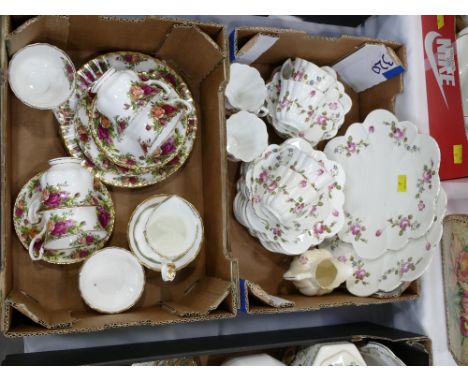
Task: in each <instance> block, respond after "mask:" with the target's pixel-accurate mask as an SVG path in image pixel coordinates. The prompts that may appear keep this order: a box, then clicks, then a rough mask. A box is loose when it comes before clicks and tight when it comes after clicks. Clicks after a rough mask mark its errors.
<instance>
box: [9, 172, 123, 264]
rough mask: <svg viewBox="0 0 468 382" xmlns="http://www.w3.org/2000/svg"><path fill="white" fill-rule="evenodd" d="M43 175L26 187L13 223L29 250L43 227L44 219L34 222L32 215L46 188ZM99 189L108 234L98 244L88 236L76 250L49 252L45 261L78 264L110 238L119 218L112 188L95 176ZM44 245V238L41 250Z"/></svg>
mask: <svg viewBox="0 0 468 382" xmlns="http://www.w3.org/2000/svg"><path fill="white" fill-rule="evenodd" d="M41 175H42V173H39V174H37V175H35V176H34V177H32V178H31V179H30V180H29V181H28V182H27V183H26V184H25V185H24V186H23V188H22V189H21V191H20V192H19V194H18V197H17V198H16V201H15V205H14V207H13V225H14V227H15V231H16V234H17V235H18V238H19V240H20V242H21V244H22V245H23V247H24V248H26V250H28V248H29V243H30V242H31V240H32V239H33V238H34V236H36V235H37V234H38V233H39V232H40V231H41V228H42V227H43V226H42V225H41V222H40V221H39V222H38V223H36V224H33V223H32V222H31V221H30V220H29V218H28V214H29V209H30V207H31V205H32V204H33V203H35V201H36V200H39V199H40V196H41V192H42V190H41V186H40V183H39V182H40V177H41ZM95 190H96V191H95V196H94V197H95V198H96V201H95V202H96V204H97V205H98V206H99V207H98V220H99V222H100V223H101V225H102V227H103V228H104V229H105V230H106V231H107V236H106V237H105V238H104V239H102V240H100V241H99V242H97V243H96V242H92V241H89V240H88V238H87V237H84V240H85V242H84V243H83V244H87V245H86V246H83V247H78V248H76V249H75V250H56V251H46V252H45V253H44V258H43V260H44V261H46V262H48V263H52V264H72V263H77V262H80V261H83V260H85V259H86V258H87V257H88V256H89V255H91V254H92V253H93V251H94V250H97V249H100V248H102V247H103V246H104V245H105V243H106V242H107V241H108V240H109V238H110V235H111V234H112V230H113V228H114V221H115V213H114V204H113V202H112V198H111V196H110V194H109V191H108V190H107V188H106V187H105V186H104V184H102V182H100V181H99V180H98V179H95ZM89 239H90V238H89ZM41 244H42V243H41V242H40V241H38V242H37V250H39V248H40V246H41Z"/></svg>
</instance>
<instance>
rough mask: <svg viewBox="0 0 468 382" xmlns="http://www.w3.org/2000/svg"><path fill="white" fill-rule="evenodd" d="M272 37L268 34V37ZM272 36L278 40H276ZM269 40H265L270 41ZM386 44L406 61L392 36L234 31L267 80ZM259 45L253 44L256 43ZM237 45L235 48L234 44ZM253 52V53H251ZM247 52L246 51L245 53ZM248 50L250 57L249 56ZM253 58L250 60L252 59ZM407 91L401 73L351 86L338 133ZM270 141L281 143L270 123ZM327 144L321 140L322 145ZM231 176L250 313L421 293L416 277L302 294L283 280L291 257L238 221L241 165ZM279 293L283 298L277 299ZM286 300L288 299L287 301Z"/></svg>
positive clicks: (233, 229)
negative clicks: (360, 289)
mask: <svg viewBox="0 0 468 382" xmlns="http://www.w3.org/2000/svg"><path fill="white" fill-rule="evenodd" d="M264 36H268V37H264ZM271 37H273V39H276V41H275V42H274V43H273V44H272V42H271V40H272V39H271ZM265 41H266V42H265ZM378 42H380V43H385V44H386V45H387V46H388V47H390V48H392V49H393V50H394V51H395V52H396V54H397V56H398V57H399V59H400V60H401V62H403V63H404V62H405V49H404V47H403V46H402V45H400V44H397V43H395V42H391V41H381V40H374V39H369V38H365V37H352V36H342V37H339V38H331V37H318V36H309V35H307V34H306V33H304V32H302V31H294V30H281V29H265V28H237V29H236V30H235V31H234V35H233V36H232V39H231V43H233V46H234V48H233V50H234V52H232V51H231V57H233V53H235V56H236V57H237V56H238V55H239V54H240V56H241V57H242V56H243V57H244V58H245V57H250V58H252V57H256V59H254V61H253V62H252V63H251V65H252V66H254V67H255V68H257V69H258V70H259V71H260V73H261V74H262V76H263V78H264V79H265V80H266V81H268V80H269V77H270V75H271V73H272V71H273V70H274V69H275V68H276V67H278V66H279V65H281V64H282V63H283V62H284V61H285V60H286V59H288V58H291V57H301V58H304V59H306V60H309V61H312V62H314V63H315V64H317V65H321V66H322V65H329V66H332V65H333V64H335V63H336V62H337V61H339V60H340V59H342V58H343V57H346V56H347V55H349V54H350V53H352V52H354V51H355V50H356V49H358V48H359V47H361V46H362V45H363V44H365V43H378ZM265 45H267V46H270V47H269V48H268V49H267V50H265V51H264V52H263V53H260V54H259V52H256V53H252V49H254V48H255V49H257V48H258V49H260V50H261V48H262V47H264V46H265ZM253 47H254V48H253ZM231 48H232V47H231ZM249 51H250V52H249ZM245 54H246V55H245ZM244 55H245V56H244ZM250 61H251V60H250ZM402 90H403V81H402V78H401V76H397V77H394V78H392V79H390V80H388V81H385V82H383V83H380V84H378V85H376V86H374V87H372V88H370V89H367V90H365V91H364V92H361V93H359V94H358V93H355V92H354V91H353V90H352V89H351V88H349V87H346V92H347V93H348V95H349V96H350V97H351V99H352V101H353V106H352V109H351V111H350V112H349V113H348V114H347V115H346V120H345V123H344V125H343V127H342V128H341V129H340V131H339V134H340V135H343V134H344V132H345V131H346V129H347V127H348V126H349V125H350V124H352V123H354V122H359V121H361V122H362V121H363V120H364V119H365V117H366V115H367V114H368V113H369V112H370V111H372V110H374V109H378V108H382V109H387V110H390V111H393V110H394V100H395V96H396V95H397V94H398V93H400V92H401V91H402ZM269 136H270V143H277V142H282V141H283V140H282V139H280V138H279V137H278V136H276V135H275V133H274V130H273V129H272V128H271V127H270V128H269ZM323 147H324V144H321V145H319V149H321V148H323ZM228 174H229V175H228V177H229V180H228V181H229V192H230V195H229V199H228V200H229V214H230V215H229V217H230V218H229V225H230V228H229V233H230V236H229V243H230V248H231V250H232V253H233V255H234V256H235V257H236V258H237V259H238V260H239V277H240V279H241V284H240V285H241V288H240V293H241V296H240V301H241V309H242V310H245V311H247V312H249V313H252V314H256V313H279V312H292V311H306V310H317V309H321V308H325V307H333V306H341V305H367V304H380V303H386V302H395V301H407V300H413V299H415V298H417V297H418V295H419V284H418V283H417V282H413V283H412V284H411V285H409V287H408V288H407V289H406V290H405V291H404V292H403V293H402V294H401V295H399V296H396V297H395V296H387V298H385V299H383V298H375V297H369V298H360V297H355V296H352V295H351V294H349V293H348V292H347V291H345V290H335V291H334V292H333V293H332V294H330V295H325V296H314V297H308V296H304V295H302V294H300V293H299V292H298V290H297V289H296V288H295V287H294V285H293V284H292V283H290V282H288V281H285V280H283V278H282V276H283V274H284V273H285V272H286V271H287V270H288V268H289V263H290V261H291V258H290V257H288V256H284V255H281V254H276V253H271V252H268V251H267V250H265V249H264V248H263V247H262V245H261V244H260V242H259V241H258V240H257V239H256V238H254V237H252V236H251V235H250V234H249V233H248V231H247V229H245V228H244V227H243V226H242V225H241V224H239V223H238V222H237V221H236V219H235V217H234V214H233V211H232V202H233V200H234V197H235V193H236V182H237V179H238V178H239V164H238V163H233V162H229V163H228ZM276 297H280V299H277V298H276ZM285 300H286V301H285Z"/></svg>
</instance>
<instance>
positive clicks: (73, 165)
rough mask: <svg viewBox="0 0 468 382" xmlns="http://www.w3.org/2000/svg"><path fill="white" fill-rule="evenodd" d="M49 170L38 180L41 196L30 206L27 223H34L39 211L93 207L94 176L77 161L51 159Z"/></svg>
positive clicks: (38, 216) (69, 158) (68, 158)
mask: <svg viewBox="0 0 468 382" xmlns="http://www.w3.org/2000/svg"><path fill="white" fill-rule="evenodd" d="M49 165H50V168H49V169H48V170H47V171H45V172H44V173H43V174H42V176H41V178H40V186H41V189H42V196H41V199H40V200H37V201H36V202H35V203H34V204H33V205H31V207H30V210H29V216H28V218H29V220H30V221H31V222H33V223H34V222H37V221H38V220H39V219H40V212H41V211H46V210H49V209H55V208H65V207H74V206H83V205H94V204H95V203H94V202H93V193H94V178H93V175H92V174H91V173H90V172H89V171H87V170H86V169H85V168H83V167H82V166H81V161H80V160H79V159H77V158H71V157H63V158H56V159H51V160H50V161H49Z"/></svg>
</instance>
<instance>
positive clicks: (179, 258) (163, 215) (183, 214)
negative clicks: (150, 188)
mask: <svg viewBox="0 0 468 382" xmlns="http://www.w3.org/2000/svg"><path fill="white" fill-rule="evenodd" d="M165 203H167V204H166V205H164V204H165ZM159 208H161V209H159ZM169 214H172V217H175V216H177V217H178V219H177V222H176V223H177V224H172V228H176V227H178V229H180V230H179V232H181V231H182V234H179V236H182V237H184V242H183V243H180V244H178V245H175V244H174V241H173V240H174V237H171V236H170V235H171V231H166V232H164V233H163V234H164V235H169V236H168V237H169V240H167V242H169V244H170V245H169V246H167V245H165V246H164V247H165V248H166V250H165V251H164V252H165V253H163V254H161V253H160V251H161V247H162V246H160V245H158V243H160V242H161V241H158V240H155V241H153V240H151V239H150V240H148V239H149V238H148V232H147V228H148V227H149V224H148V223H150V224H151V223H152V222H154V221H160V222H164V221H166V222H167V223H166V224H168V225H170V224H171V223H172V222H170V221H169V220H170V216H171V215H169ZM181 221H183V223H181ZM190 226H191V227H190ZM181 227H183V228H181ZM159 229H161V227H159ZM184 230H185V233H184ZM194 233H195V237H194V236H193V234H194ZM174 236H175V235H174ZM203 237H204V232H203V221H202V219H201V217H200V216H199V214H198V212H197V211H196V209H195V207H193V206H192V205H191V204H190V203H189V202H188V201H186V200H185V199H183V198H181V197H179V196H176V195H173V196H171V197H168V195H155V196H153V197H151V198H149V199H147V200H145V201H144V202H142V203H141V204H140V205H138V207H137V208H136V209H135V210H134V212H133V213H132V216H131V218H130V221H129V224H128V241H129V244H130V248H131V250H132V252H133V253H134V254H135V255H136V257H137V258H138V260H139V261H140V262H141V263H142V264H143V265H144V266H145V267H147V268H149V269H152V270H155V271H157V272H161V276H162V278H163V280H164V281H172V280H174V278H175V276H176V272H177V271H178V270H180V269H182V268H184V267H186V266H187V265H188V264H190V263H191V262H192V261H193V260H195V258H196V257H197V255H198V254H199V252H200V248H201V245H202V243H203ZM150 243H151V244H150ZM171 243H172V244H171ZM152 246H154V247H156V248H155V249H156V250H155V249H153V248H152ZM172 246H173V247H172ZM168 247H169V248H168ZM171 247H172V248H173V250H171V249H170V248H171Z"/></svg>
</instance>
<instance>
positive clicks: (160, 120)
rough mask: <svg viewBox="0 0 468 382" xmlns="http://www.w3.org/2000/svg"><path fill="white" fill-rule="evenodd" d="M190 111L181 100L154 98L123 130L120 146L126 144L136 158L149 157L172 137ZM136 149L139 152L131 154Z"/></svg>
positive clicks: (189, 107) (187, 103) (188, 104)
mask: <svg viewBox="0 0 468 382" xmlns="http://www.w3.org/2000/svg"><path fill="white" fill-rule="evenodd" d="M192 109H193V107H192V105H191V104H190V103H189V102H187V101H185V100H183V99H181V98H169V99H166V98H161V97H154V98H153V100H152V101H151V102H149V103H148V104H147V105H146V106H145V107H144V108H142V109H141V110H140V111H139V112H138V113H137V114H136V115H135V117H134V118H133V120H132V121H131V122H130V124H129V126H128V127H127V128H126V129H125V130H124V132H123V133H122V143H121V145H123V144H126V146H127V147H128V148H131V152H132V154H134V155H136V156H140V155H142V154H143V155H148V156H151V155H152V154H153V153H154V152H155V151H156V150H157V149H158V148H160V147H161V145H162V144H164V143H165V142H166V140H167V139H168V138H169V137H170V136H171V135H173V133H174V131H175V129H176V127H177V125H178V124H179V122H180V120H181V119H182V118H183V117H184V116H185V115H187V114H188V113H190V112H191V111H192ZM136 143H137V145H136ZM138 148H139V149H140V150H141V152H140V151H138V152H133V151H135V150H137V149H138Z"/></svg>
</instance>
